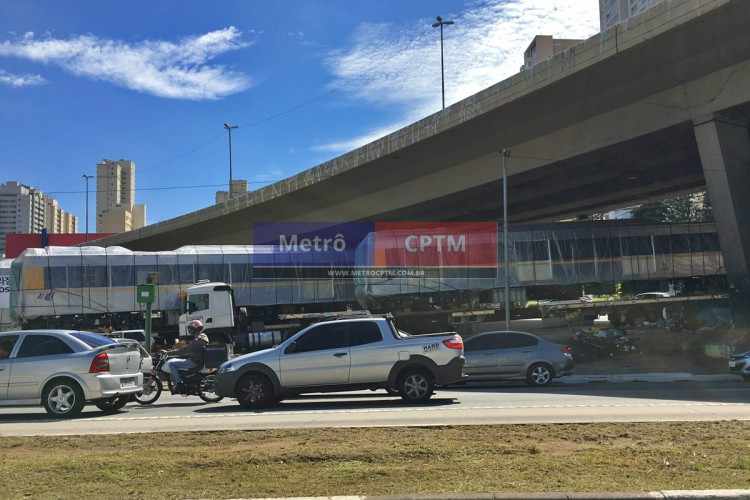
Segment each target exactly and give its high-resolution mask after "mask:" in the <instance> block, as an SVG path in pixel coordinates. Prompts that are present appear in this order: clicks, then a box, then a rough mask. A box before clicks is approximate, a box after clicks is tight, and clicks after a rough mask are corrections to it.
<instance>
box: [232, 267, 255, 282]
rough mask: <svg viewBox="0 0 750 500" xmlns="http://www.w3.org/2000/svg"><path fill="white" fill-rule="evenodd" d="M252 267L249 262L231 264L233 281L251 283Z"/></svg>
mask: <svg viewBox="0 0 750 500" xmlns="http://www.w3.org/2000/svg"><path fill="white" fill-rule="evenodd" d="M250 269H251V268H250V265H249V264H231V266H230V270H231V272H232V283H249V282H250Z"/></svg>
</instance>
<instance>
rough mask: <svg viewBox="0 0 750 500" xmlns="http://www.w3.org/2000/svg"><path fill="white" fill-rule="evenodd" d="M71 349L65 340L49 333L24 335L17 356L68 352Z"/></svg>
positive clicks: (24, 356)
mask: <svg viewBox="0 0 750 500" xmlns="http://www.w3.org/2000/svg"><path fill="white" fill-rule="evenodd" d="M71 352H73V349H71V348H70V346H68V344H66V343H65V342H63V341H62V340H60V339H58V338H57V337H53V336H51V335H26V337H24V339H23V342H22V343H21V348H20V349H19V350H18V355H17V356H16V357H17V358H31V357H35V356H51V355H54V354H69V353H71Z"/></svg>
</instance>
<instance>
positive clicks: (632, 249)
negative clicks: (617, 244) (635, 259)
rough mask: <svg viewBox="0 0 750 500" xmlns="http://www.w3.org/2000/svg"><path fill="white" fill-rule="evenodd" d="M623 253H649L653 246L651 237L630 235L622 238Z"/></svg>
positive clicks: (651, 251)
mask: <svg viewBox="0 0 750 500" xmlns="http://www.w3.org/2000/svg"><path fill="white" fill-rule="evenodd" d="M622 253H623V255H625V256H627V255H651V254H652V253H653V248H652V246H651V237H649V236H630V237H627V238H623V249H622Z"/></svg>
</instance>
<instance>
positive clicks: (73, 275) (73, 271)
mask: <svg viewBox="0 0 750 500" xmlns="http://www.w3.org/2000/svg"><path fill="white" fill-rule="evenodd" d="M81 286H83V280H82V278H81V266H68V288H81Z"/></svg>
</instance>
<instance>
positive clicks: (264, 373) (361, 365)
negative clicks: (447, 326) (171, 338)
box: [216, 317, 464, 407]
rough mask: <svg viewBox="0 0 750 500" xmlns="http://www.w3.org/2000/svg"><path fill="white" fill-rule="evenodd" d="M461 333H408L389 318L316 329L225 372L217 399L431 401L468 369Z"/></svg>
mask: <svg viewBox="0 0 750 500" xmlns="http://www.w3.org/2000/svg"><path fill="white" fill-rule="evenodd" d="M463 347H464V345H463V341H462V339H461V337H460V336H459V335H456V334H454V333H449V334H431V335H409V334H408V333H405V332H403V331H400V330H398V329H397V328H396V327H395V325H394V324H393V322H392V321H391V320H389V319H387V318H374V317H367V318H362V319H348V320H337V321H324V322H320V323H316V324H314V325H311V326H309V327H307V328H305V329H303V330H301V331H300V332H298V333H297V334H296V335H294V336H292V337H291V338H289V339H287V340H286V341H284V342H282V343H281V344H279V345H278V346H276V347H274V348H271V349H266V350H264V351H259V352H254V353H250V354H245V355H244V356H239V357H237V358H234V359H232V360H230V361H227V362H226V363H223V364H222V365H221V366H220V367H219V373H218V376H217V380H216V393H217V394H218V395H220V396H225V397H231V398H237V399H238V400H239V402H240V404H241V405H242V406H245V407H262V406H268V405H271V404H273V403H274V402H278V401H280V400H281V399H282V398H284V397H287V396H290V395H296V394H303V393H311V392H332V391H351V390H360V389H386V390H389V391H391V392H395V391H398V394H399V395H400V396H401V397H402V398H403V399H405V400H407V401H426V400H428V399H429V398H430V397H431V396H432V393H433V390H434V389H435V387H440V386H445V385H448V384H452V383H455V382H458V381H460V380H461V378H462V370H463V366H464V357H463Z"/></svg>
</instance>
